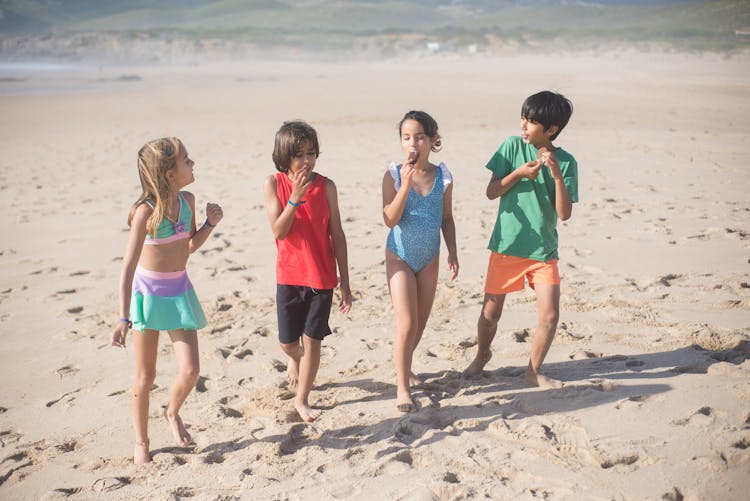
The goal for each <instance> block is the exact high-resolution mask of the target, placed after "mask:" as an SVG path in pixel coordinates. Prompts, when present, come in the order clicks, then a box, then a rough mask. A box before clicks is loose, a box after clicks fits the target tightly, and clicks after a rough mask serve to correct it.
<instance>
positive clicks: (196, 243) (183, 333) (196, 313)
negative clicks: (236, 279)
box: [112, 137, 223, 464]
mask: <svg viewBox="0 0 750 501" xmlns="http://www.w3.org/2000/svg"><path fill="white" fill-rule="evenodd" d="M193 165H194V163H193V161H192V160H191V159H190V157H188V153H187V150H186V149H185V146H184V145H183V144H182V142H181V141H180V140H179V139H177V138H173V137H172V138H163V139H157V140H154V141H151V142H149V143H146V144H145V145H144V146H143V147H142V148H141V149H140V151H139V152H138V174H139V176H140V179H141V186H142V188H143V193H142V194H141V196H140V197H139V198H138V200H137V201H136V202H135V204H133V207H132V209H131V210H130V216H129V217H128V225H129V226H130V234H129V237H128V244H127V248H126V250H125V257H124V258H123V266H122V274H121V276H120V319H119V320H118V322H117V326H116V327H115V329H114V331H113V332H112V345H113V346H119V347H123V348H124V347H125V338H126V336H127V334H128V332H129V331H130V329H131V328H132V329H133V345H134V346H135V382H134V384H133V401H132V411H133V425H134V427H135V449H134V455H133V459H134V462H135V463H136V464H141V463H147V462H149V461H151V456H150V453H149V440H148V407H149V396H150V391H151V385H152V384H153V382H154V378H155V376H156V355H157V350H158V343H159V331H169V337H170V338H171V340H172V346H173V347H174V352H175V356H176V357H177V365H178V374H177V377H176V378H175V381H174V384H173V385H172V389H171V392H170V396H169V404H168V406H167V408H166V410H165V412H164V416H165V418H166V419H167V421H168V422H169V425H170V428H171V430H172V434H173V436H174V439H175V441H176V442H177V445H179V446H187V445H190V443H191V437H190V434H189V433H188V432H187V430H186V429H185V425H184V424H183V423H182V420H181V419H180V415H179V410H180V407H182V404H183V402H184V401H185V399H186V398H187V396H188V394H189V393H190V391H191V390H192V389H193V387H194V386H195V383H196V382H197V381H198V374H199V367H200V365H199V359H198V335H197V329H200V328H202V327H205V325H206V318H205V316H204V315H203V310H202V308H201V305H200V303H199V302H198V298H197V297H196V295H195V291H194V290H193V285H192V283H191V282H190V279H189V278H188V276H187V272H186V271H185V265H186V264H187V260H188V257H189V255H190V254H191V253H192V252H195V251H196V250H197V249H198V248H200V246H201V245H203V243H204V242H205V241H206V239H207V238H208V236H209V235H210V233H211V230H212V229H213V228H214V227H215V226H216V225H217V224H218V222H219V221H220V220H221V218H222V217H223V213H222V210H221V207H219V206H218V205H216V204H212V203H209V204H207V205H206V221H205V223H203V225H202V226H201V227H200V229H197V230H196V226H195V217H194V214H195V197H193V195H192V193H189V192H187V191H180V190H181V189H182V188H184V187H185V186H187V185H188V184H190V183H192V182H193V181H194V177H193Z"/></svg>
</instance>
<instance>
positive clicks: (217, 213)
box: [206, 202, 224, 226]
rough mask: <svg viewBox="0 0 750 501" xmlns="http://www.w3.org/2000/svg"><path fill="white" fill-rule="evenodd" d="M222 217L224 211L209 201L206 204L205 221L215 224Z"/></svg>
mask: <svg viewBox="0 0 750 501" xmlns="http://www.w3.org/2000/svg"><path fill="white" fill-rule="evenodd" d="M223 217H224V212H223V211H222V210H221V206H219V204H212V203H210V202H209V203H207V204H206V221H208V224H210V225H211V226H216V225H217V224H219V221H221V218H223Z"/></svg>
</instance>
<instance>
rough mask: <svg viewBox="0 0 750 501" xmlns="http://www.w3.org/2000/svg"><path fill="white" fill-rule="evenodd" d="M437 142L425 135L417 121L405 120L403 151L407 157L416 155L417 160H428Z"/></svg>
mask: <svg viewBox="0 0 750 501" xmlns="http://www.w3.org/2000/svg"><path fill="white" fill-rule="evenodd" d="M436 141H437V138H431V137H429V136H428V135H427V134H425V132H424V127H422V124H421V123H419V122H417V121H416V120H411V119H410V120H405V121H404V123H403V124H401V149H402V150H403V151H404V153H405V154H406V156H407V157H408V156H410V155H412V154H416V158H425V159H426V158H427V157H429V155H430V148H432V147H433V146H434V145H435V142H436Z"/></svg>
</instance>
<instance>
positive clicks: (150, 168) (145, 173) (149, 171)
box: [128, 137, 185, 236]
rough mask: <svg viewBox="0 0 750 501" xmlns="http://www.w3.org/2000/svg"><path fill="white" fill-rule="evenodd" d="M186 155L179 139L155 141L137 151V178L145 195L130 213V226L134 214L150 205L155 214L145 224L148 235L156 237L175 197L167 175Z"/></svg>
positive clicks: (170, 138)
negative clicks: (142, 205)
mask: <svg viewBox="0 0 750 501" xmlns="http://www.w3.org/2000/svg"><path fill="white" fill-rule="evenodd" d="M184 151H185V146H184V145H183V144H182V141H180V140H179V139H177V138H176V137H163V138H161V139H154V140H153V141H149V142H148V143H146V144H144V145H143V147H142V148H141V149H140V150H138V176H139V177H140V178H141V188H142V189H143V193H141V196H140V197H138V200H136V201H135V203H134V204H133V207H132V208H131V209H130V214H129V215H128V226H130V224H131V222H132V221H133V214H135V210H136V209H137V208H138V207H139V206H140V205H141V204H144V203H147V202H151V203H152V204H153V208H154V211H153V212H152V213H151V215H150V216H149V218H148V221H146V231H147V232H148V234H149V235H151V236H156V230H157V228H159V224H161V221H162V219H164V217H165V215H166V213H167V205H168V204H169V201H170V200H172V198H173V197H174V195H176V194H175V193H172V187H171V186H170V184H169V182H168V181H167V172H168V171H170V170H172V169H174V168H175V167H177V158H178V157H179V155H180V154H181V153H182V152H184Z"/></svg>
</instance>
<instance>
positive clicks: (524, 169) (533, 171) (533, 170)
mask: <svg viewBox="0 0 750 501" xmlns="http://www.w3.org/2000/svg"><path fill="white" fill-rule="evenodd" d="M541 168H542V162H540V161H539V160H532V161H530V162H526V163H525V164H523V165H522V166H520V167H519V168H518V171H519V172H520V174H521V175H522V176H523V177H526V178H528V179H531V180H532V181H533V180H534V179H536V177H537V176H538V175H539V169H541Z"/></svg>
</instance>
